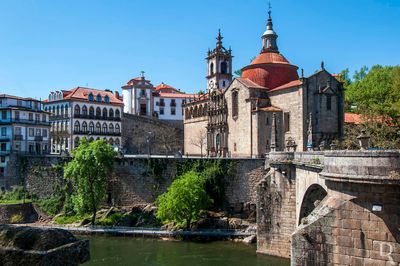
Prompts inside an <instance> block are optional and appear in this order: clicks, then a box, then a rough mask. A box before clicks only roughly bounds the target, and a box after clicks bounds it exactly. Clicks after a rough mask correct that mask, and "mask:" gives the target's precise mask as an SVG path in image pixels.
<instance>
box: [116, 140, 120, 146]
mask: <svg viewBox="0 0 400 266" xmlns="http://www.w3.org/2000/svg"><path fill="white" fill-rule="evenodd" d="M120 144H121V143H120V141H119V138H117V139H115V145H116V146H119V145H120Z"/></svg>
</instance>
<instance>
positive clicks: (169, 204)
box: [157, 171, 211, 229]
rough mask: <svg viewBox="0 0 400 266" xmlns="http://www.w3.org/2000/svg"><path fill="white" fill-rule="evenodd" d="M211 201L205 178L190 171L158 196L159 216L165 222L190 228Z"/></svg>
mask: <svg viewBox="0 0 400 266" xmlns="http://www.w3.org/2000/svg"><path fill="white" fill-rule="evenodd" d="M210 203H211V200H210V198H209V196H208V195H207V192H206V191H205V189H204V179H203V178H202V177H201V176H199V175H198V174H197V173H196V172H194V171H189V172H186V173H184V174H183V175H182V176H180V177H178V178H177V179H175V180H174V182H172V184H171V186H170V187H169V189H168V191H167V192H165V193H164V194H162V195H160V196H159V197H158V199H157V205H158V210H157V218H158V219H160V220H161V221H162V222H163V223H169V222H175V223H176V224H177V225H178V226H183V225H185V226H186V228H187V229H189V228H190V226H191V225H192V223H194V222H196V221H197V220H198V219H199V218H200V215H201V212H202V210H204V209H205V208H207V207H208V206H209V205H210Z"/></svg>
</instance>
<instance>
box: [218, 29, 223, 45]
mask: <svg viewBox="0 0 400 266" xmlns="http://www.w3.org/2000/svg"><path fill="white" fill-rule="evenodd" d="M223 38H224V37H222V35H221V29H218V36H217V48H222V39H223Z"/></svg>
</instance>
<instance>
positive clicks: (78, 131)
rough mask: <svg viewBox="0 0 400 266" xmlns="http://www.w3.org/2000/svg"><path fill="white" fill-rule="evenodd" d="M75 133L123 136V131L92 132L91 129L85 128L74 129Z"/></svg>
mask: <svg viewBox="0 0 400 266" xmlns="http://www.w3.org/2000/svg"><path fill="white" fill-rule="evenodd" d="M74 134H77V135H96V136H121V132H119V133H117V132H97V131H94V132H90V131H83V130H74Z"/></svg>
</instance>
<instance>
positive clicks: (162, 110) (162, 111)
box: [160, 107, 164, 115]
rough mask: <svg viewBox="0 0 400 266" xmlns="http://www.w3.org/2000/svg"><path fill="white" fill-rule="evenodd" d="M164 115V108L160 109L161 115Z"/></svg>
mask: <svg viewBox="0 0 400 266" xmlns="http://www.w3.org/2000/svg"><path fill="white" fill-rule="evenodd" d="M163 114H164V108H163V107H161V108H160V115H163Z"/></svg>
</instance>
